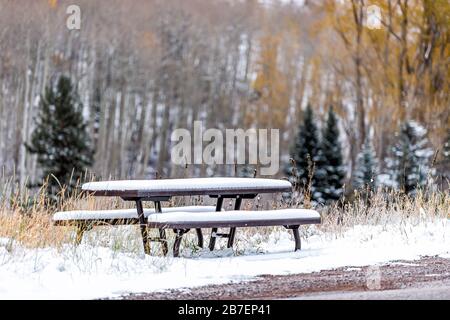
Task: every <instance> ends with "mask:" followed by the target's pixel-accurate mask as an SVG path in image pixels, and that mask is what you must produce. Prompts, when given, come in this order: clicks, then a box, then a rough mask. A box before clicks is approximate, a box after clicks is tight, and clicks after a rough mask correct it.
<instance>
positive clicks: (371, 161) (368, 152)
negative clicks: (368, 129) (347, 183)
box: [352, 137, 378, 193]
mask: <svg viewBox="0 0 450 320" xmlns="http://www.w3.org/2000/svg"><path fill="white" fill-rule="evenodd" d="M377 166H378V160H377V157H376V154H375V150H374V149H373V146H372V143H371V142H370V140H369V138H368V137H366V140H365V141H364V144H363V146H362V149H361V151H360V152H359V154H358V157H357V161H356V167H355V173H354V174H353V181H352V185H353V188H355V189H357V190H361V191H363V192H364V191H368V192H369V193H370V192H372V191H374V190H375V189H376V187H377V180H376V176H377Z"/></svg>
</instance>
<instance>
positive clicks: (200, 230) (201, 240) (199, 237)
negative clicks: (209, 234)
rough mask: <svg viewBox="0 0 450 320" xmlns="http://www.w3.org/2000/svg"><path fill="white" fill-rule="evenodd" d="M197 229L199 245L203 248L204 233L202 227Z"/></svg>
mask: <svg viewBox="0 0 450 320" xmlns="http://www.w3.org/2000/svg"><path fill="white" fill-rule="evenodd" d="M195 231H196V232H197V239H198V243H197V245H198V246H199V247H200V248H203V233H202V229H200V228H197V229H195Z"/></svg>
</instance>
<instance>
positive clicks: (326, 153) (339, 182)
mask: <svg viewBox="0 0 450 320" xmlns="http://www.w3.org/2000/svg"><path fill="white" fill-rule="evenodd" d="M322 152H323V163H324V164H323V169H324V170H325V176H324V177H322V179H321V181H322V185H320V186H318V187H321V188H323V189H322V190H321V191H322V194H323V197H324V199H325V201H326V202H330V201H336V200H339V199H340V198H341V197H342V195H343V192H344V178H345V169H344V166H343V158H342V147H341V142H340V141H339V128H338V120H337V118H336V114H335V113H334V110H333V107H330V108H329V110H328V117H327V122H326V126H325V128H324V131H323V136H322Z"/></svg>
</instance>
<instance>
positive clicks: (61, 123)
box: [27, 76, 93, 196]
mask: <svg viewBox="0 0 450 320" xmlns="http://www.w3.org/2000/svg"><path fill="white" fill-rule="evenodd" d="M36 122H37V123H36V128H35V130H34V132H33V134H32V137H31V144H30V145H27V149H28V150H29V151H30V152H31V153H34V154H37V161H38V164H39V166H40V167H41V169H42V172H43V178H44V179H45V178H47V177H49V186H48V187H49V188H48V191H49V194H50V195H52V196H55V195H56V193H57V192H58V191H59V190H60V185H61V186H64V185H65V186H67V189H68V191H69V192H70V191H71V190H72V189H73V187H74V186H75V184H76V181H77V179H78V178H80V177H81V176H82V174H83V172H84V170H85V169H86V168H87V167H89V166H91V164H92V154H93V150H92V149H91V147H90V146H89V138H88V134H87V130H86V124H85V122H84V120H83V115H82V105H81V103H80V102H79V100H78V96H77V94H76V92H75V90H74V88H73V87H72V84H71V81H70V79H69V78H67V77H65V76H61V77H60V78H59V80H58V83H57V86H56V88H51V87H47V88H46V91H45V94H44V95H43V96H41V99H40V105H39V113H38V117H37V119H36ZM51 175H53V176H54V177H53V176H51ZM55 178H56V179H55Z"/></svg>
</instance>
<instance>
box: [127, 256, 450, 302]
mask: <svg viewBox="0 0 450 320" xmlns="http://www.w3.org/2000/svg"><path fill="white" fill-rule="evenodd" d="M437 281H439V282H437ZM369 288H371V289H373V290H369ZM449 288H450V259H444V258H440V257H423V258H422V259H420V260H415V261H394V262H390V263H388V264H384V265H380V266H365V267H344V268H338V269H333V270H325V271H320V272H313V273H305V274H294V275H286V276H274V275H263V276H260V277H258V278H257V279H256V280H253V281H246V282H240V283H232V284H223V285H211V286H203V287H198V288H191V289H182V290H168V291H165V292H152V293H140V294H129V295H126V296H123V297H122V298H123V299H193V300H205V299H285V298H288V299H289V298H291V299H292V298H294V299H303V298H306V299H308V298H313V299H321V298H322V299H338V298H344V299H352V298H353V299H372V298H373V299H377V298H378V299H383V294H382V293H386V295H385V298H387V299H394V298H395V297H396V296H397V297H398V298H399V299H402V298H401V296H402V293H399V292H397V293H396V292H395V291H396V290H397V291H402V292H403V290H409V291H410V294H409V295H408V293H406V292H404V294H406V296H405V295H404V296H405V297H408V296H410V297H415V299H417V298H420V297H421V296H423V297H424V298H426V297H428V298H438V299H439V298H442V299H449V298H450V297H449V295H448V294H447V296H446V297H445V294H444V292H449V291H450V289H449ZM399 289H401V290H399ZM380 290H381V291H380ZM392 291H393V292H392ZM369 292H370V293H369ZM375 292H377V293H378V294H374V293H375ZM426 292H428V293H429V295H427V294H426ZM361 293H362V294H363V295H361ZM364 293H365V295H364ZM349 294H350V295H349ZM389 294H390V296H389ZM396 294H397V295H396ZM421 294H422V295H421ZM345 295H347V298H345ZM371 295H372V297H371Z"/></svg>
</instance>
